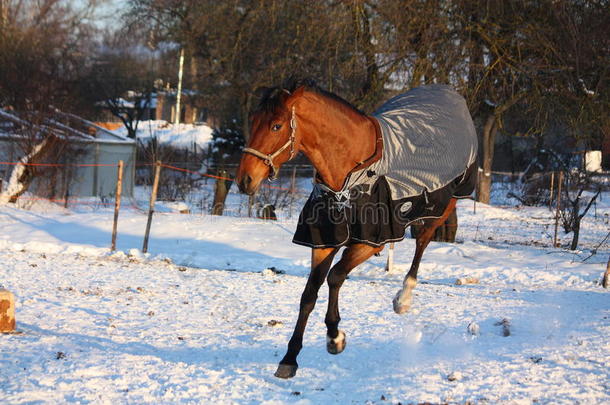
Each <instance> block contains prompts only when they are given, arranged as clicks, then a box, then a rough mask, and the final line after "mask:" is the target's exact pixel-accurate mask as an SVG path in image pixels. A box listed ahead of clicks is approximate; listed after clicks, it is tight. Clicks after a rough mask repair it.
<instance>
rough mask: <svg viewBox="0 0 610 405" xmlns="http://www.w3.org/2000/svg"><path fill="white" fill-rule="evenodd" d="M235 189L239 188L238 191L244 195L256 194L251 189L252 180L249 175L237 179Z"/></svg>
mask: <svg viewBox="0 0 610 405" xmlns="http://www.w3.org/2000/svg"><path fill="white" fill-rule="evenodd" d="M237 187H239V191H240V192H242V193H244V194H248V195H252V194H254V193H255V192H256V190H255V189H254V188H253V187H252V178H251V177H250V175H249V174H244V175H243V176H242V177H241V179H238V181H237Z"/></svg>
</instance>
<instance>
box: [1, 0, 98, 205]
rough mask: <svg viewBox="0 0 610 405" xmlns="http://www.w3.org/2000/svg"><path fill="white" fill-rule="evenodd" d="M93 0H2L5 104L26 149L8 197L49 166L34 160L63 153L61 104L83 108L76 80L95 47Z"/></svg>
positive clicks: (22, 148) (19, 144) (17, 193)
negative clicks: (91, 18)
mask: <svg viewBox="0 0 610 405" xmlns="http://www.w3.org/2000/svg"><path fill="white" fill-rule="evenodd" d="M94 5H95V2H93V1H91V2H81V4H80V6H79V7H78V8H76V7H73V6H72V4H71V3H70V2H67V1H61V0H44V1H39V2H2V10H1V11H2V19H1V20H0V24H1V28H2V29H0V107H1V108H4V109H8V110H10V111H11V112H14V116H16V117H18V119H17V122H13V124H15V125H14V127H13V129H14V130H15V131H14V132H13V135H14V137H13V139H15V143H16V144H17V149H19V150H20V151H21V153H22V157H21V159H19V162H18V164H17V165H16V166H15V167H14V169H13V173H12V175H11V179H10V181H9V186H8V190H7V192H6V193H5V194H4V195H3V197H2V200H3V201H11V202H15V201H16V199H17V198H18V197H19V196H20V195H22V194H23V193H24V192H25V191H26V190H27V188H28V187H29V185H30V184H31V183H32V180H33V179H34V178H35V177H37V176H39V175H41V174H43V173H44V172H49V169H47V170H43V169H41V168H40V167H35V166H33V165H32V164H33V163H36V162H40V160H41V159H42V158H46V159H50V160H51V161H52V160H53V159H57V158H59V157H60V156H61V152H62V151H64V148H65V145H66V142H67V141H68V138H69V137H70V136H71V132H70V131H68V130H67V128H65V127H63V126H62V124H61V123H59V122H58V121H57V120H56V117H55V115H56V111H57V110H58V109H64V110H68V111H77V110H78V105H79V104H80V103H79V102H78V99H79V91H78V86H77V85H76V83H77V82H78V80H79V78H80V74H81V71H82V67H83V66H86V64H87V59H86V57H85V56H84V54H85V53H87V51H88V50H89V49H90V48H91V34H92V29H91V26H90V24H89V22H88V20H87V18H88V16H90V15H91V13H92V11H93V6H94ZM13 121H15V120H13ZM55 172H57V171H56V170H55Z"/></svg>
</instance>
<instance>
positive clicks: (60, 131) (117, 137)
mask: <svg viewBox="0 0 610 405" xmlns="http://www.w3.org/2000/svg"><path fill="white" fill-rule="evenodd" d="M32 129H35V130H39V131H40V132H44V131H50V132H52V133H53V134H54V135H55V136H58V137H61V138H65V139H70V140H73V141H82V142H101V143H126V144H133V143H135V141H134V140H133V139H130V138H128V137H126V136H124V135H122V134H117V133H114V132H111V131H108V130H107V129H105V128H102V127H100V126H98V125H96V124H94V123H93V122H91V121H88V120H85V119H83V118H80V117H78V116H76V115H74V114H69V113H64V112H62V111H59V110H56V111H55V112H54V114H53V115H52V116H51V117H49V118H46V119H45V120H44V122H43V123H42V124H34V123H32V122H29V121H27V120H24V119H22V118H20V117H19V116H18V115H17V114H16V113H14V112H12V111H11V112H8V111H6V110H3V109H0V136H3V137H21V136H24V135H25V134H24V132H25V131H31V130H32Z"/></svg>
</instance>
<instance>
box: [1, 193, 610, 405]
mask: <svg viewBox="0 0 610 405" xmlns="http://www.w3.org/2000/svg"><path fill="white" fill-rule="evenodd" d="M603 197H604V199H603V200H602V203H601V204H599V205H598V207H597V208H596V210H597V212H596V216H594V215H593V212H592V214H591V215H589V216H587V217H586V218H585V220H584V222H583V230H582V236H581V240H582V243H581V246H582V247H583V250H582V251H579V252H576V253H572V252H569V251H566V250H563V249H559V248H552V247H550V241H551V240H552V233H553V232H552V231H553V230H552V227H551V225H550V224H551V223H552V214H551V213H550V212H549V211H548V209H546V208H527V209H526V208H497V207H490V206H485V205H481V204H478V205H477V212H476V214H475V213H474V212H473V205H472V202H471V201H462V202H460V207H459V221H460V224H459V230H458V239H459V242H460V243H457V244H443V243H432V244H431V245H430V247H429V248H428V250H427V251H426V254H425V256H424V259H423V262H422V265H421V267H420V273H419V274H420V277H419V280H420V283H419V285H418V286H417V288H416V296H415V298H414V305H413V309H412V311H411V312H409V313H407V314H405V315H402V316H398V315H396V314H394V312H393V311H392V302H391V300H392V297H393V296H394V294H395V292H396V290H397V289H398V288H399V285H400V282H401V280H402V277H403V275H404V273H405V271H406V270H407V269H408V267H409V264H410V261H411V257H412V254H413V251H414V244H413V241H412V240H411V239H407V240H405V241H404V242H402V243H400V244H397V249H396V256H395V263H396V266H395V267H396V268H395V269H394V272H392V273H390V274H388V273H386V272H385V271H384V265H385V260H386V256H385V254H382V256H381V257H375V258H372V259H371V260H369V261H368V262H366V263H365V264H363V265H361V266H360V267H358V268H357V269H356V270H355V271H354V272H353V273H352V274H351V275H350V278H349V279H348V280H347V281H346V283H345V285H344V287H343V289H342V290H341V301H340V302H341V311H342V312H341V316H342V322H341V329H343V330H344V331H345V332H346V334H347V342H348V344H347V348H346V350H345V352H344V353H342V354H340V355H338V356H332V355H329V354H327V353H326V350H325V325H324V323H323V318H324V312H325V307H326V301H327V291H326V288H325V287H323V288H322V290H321V294H320V298H319V300H318V305H317V307H316V309H315V311H314V313H313V314H312V316H311V317H310V322H309V325H308V329H307V332H306V335H305V342H304V349H303V351H302V352H301V355H300V357H299V364H300V368H299V371H298V374H297V376H296V377H295V378H293V379H292V380H280V379H277V378H275V377H274V376H273V372H274V371H275V368H276V365H277V362H278V361H279V359H280V358H281V356H282V355H283V354H284V350H285V347H286V343H287V341H288V339H289V337H290V334H291V331H292V326H293V324H294V321H295V319H296V315H297V308H298V301H299V297H300V294H301V291H302V289H303V286H304V284H305V281H306V276H307V274H308V271H309V264H310V258H309V250H308V249H306V248H303V247H299V246H296V245H293V244H291V243H290V239H291V237H292V232H293V229H294V226H295V223H296V219H295V218H294V216H293V217H292V218H286V216H282V218H284V219H282V220H281V221H277V222H264V221H260V220H255V219H248V218H239V217H212V216H208V215H203V216H202V215H181V214H176V213H156V214H155V217H154V219H153V226H152V230H153V231H152V239H151V241H150V244H149V251H150V253H149V254H146V255H144V254H142V253H141V252H140V251H139V250H138V248H140V247H141V245H142V234H143V232H144V228H145V224H146V215H145V213H144V212H142V211H140V210H137V209H134V208H130V207H126V208H125V209H123V210H122V211H121V214H120V219H119V237H118V249H119V251H118V252H116V253H114V254H111V253H110V252H109V250H108V246H109V244H110V230H111V226H112V211H111V210H110V209H107V208H98V209H94V210H92V209H85V208H81V209H77V210H70V211H68V210H63V209H61V208H57V207H54V206H50V205H39V206H36V205H35V206H33V207H31V208H30V209H28V210H25V209H18V208H14V207H11V206H9V205H4V206H0V225H1V227H2V231H3V232H2V235H0V262H1V263H2V265H1V266H0V284H1V285H2V286H4V287H5V288H7V289H9V290H10V291H12V292H13V293H14V294H15V295H16V298H17V324H18V331H19V332H20V333H19V334H12V335H0V365H1V366H0V403H10V404H20V403H66V402H70V403H113V404H117V403H134V404H140V403H207V402H211V401H214V402H215V403H303V404H309V403H311V404H318V403H378V404H385V403H388V404H396V403H399V402H400V403H403V404H405V403H421V402H431V403H465V402H468V401H470V402H472V403H490V404H495V403H533V402H537V403H553V404H555V403H583V404H596V403H597V404H602V403H609V402H610V341H609V340H608V336H610V295H609V294H610V292H609V291H607V290H604V289H603V288H602V287H601V286H600V283H599V281H600V278H601V275H602V273H603V271H604V269H605V264H606V261H607V259H608V254H610V245H609V244H608V241H606V242H604V243H602V244H601V245H600V242H602V240H603V238H604V236H606V234H607V233H608V231H609V230H610V204H608V201H609V200H610V195H608V194H605V195H604V196H603ZM233 198H238V197H233ZM560 236H562V243H563V244H564V245H565V244H567V243H569V240H570V236H569V235H568V236H564V235H563V232H560ZM598 245H599V246H598ZM593 249H596V254H594V255H593V256H591V253H592V250H593ZM589 256H591V257H589ZM270 267H274V268H275V269H276V270H281V271H283V272H284V273H283V274H275V273H274V272H272V271H264V270H265V269H266V268H270ZM461 277H476V278H478V279H479V280H480V283H479V284H472V285H455V280H456V279H457V278H461ZM503 320H506V322H505V324H506V325H507V327H508V329H509V331H510V335H509V336H504V326H503V325H501V324H500V323H501V322H502V321H503ZM475 324H476V327H475V329H478V330H479V332H478V334H476V335H472V334H471V333H470V332H469V331H468V326H469V325H471V329H472V328H473V326H474V325H475ZM449 376H451V378H449Z"/></svg>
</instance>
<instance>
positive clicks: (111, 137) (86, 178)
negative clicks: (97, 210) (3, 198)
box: [0, 109, 136, 200]
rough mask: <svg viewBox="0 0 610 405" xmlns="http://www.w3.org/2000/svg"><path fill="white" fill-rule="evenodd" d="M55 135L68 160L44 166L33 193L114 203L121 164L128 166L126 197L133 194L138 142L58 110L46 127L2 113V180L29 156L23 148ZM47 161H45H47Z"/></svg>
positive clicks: (46, 123) (60, 159) (0, 111)
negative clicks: (41, 137)
mask: <svg viewBox="0 0 610 405" xmlns="http://www.w3.org/2000/svg"><path fill="white" fill-rule="evenodd" d="M40 131H50V132H52V133H53V135H55V136H56V137H57V138H58V139H62V140H65V141H67V144H68V147H67V148H65V149H64V150H63V152H62V153H63V156H59V157H58V158H56V159H53V160H54V161H53V162H49V161H44V160H43V161H42V162H39V163H54V164H56V165H55V166H41V169H40V170H41V172H42V173H43V174H44V175H41V176H38V177H36V180H34V182H33V183H32V185H31V186H30V188H29V189H28V191H30V192H32V193H34V194H36V195H38V196H41V197H45V198H55V197H61V198H63V197H65V196H69V197H71V198H77V197H99V198H100V199H102V200H104V199H110V198H112V197H113V196H114V194H115V193H116V178H117V165H118V162H119V160H122V161H123V162H124V171H123V189H122V194H123V195H125V196H133V189H134V179H135V164H136V143H135V141H134V140H133V139H129V138H126V137H123V136H120V135H117V134H114V133H112V132H110V131H108V130H106V129H104V128H102V127H99V126H97V125H95V124H94V123H92V122H89V121H87V120H84V119H82V118H80V117H77V116H75V115H72V114H67V113H63V112H60V111H56V112H54V113H53V115H52V116H51V117H47V118H45V120H44V121H43V123H42V124H32V123H31V122H28V121H26V120H23V119H21V118H20V117H18V116H17V115H16V114H15V113H14V112H12V111H6V110H2V109H0V162H2V163H3V164H0V179H3V180H4V181H3V182H4V183H5V184H6V182H7V181H8V180H9V178H10V175H11V172H12V170H13V168H14V167H15V165H14V163H16V162H18V161H19V160H20V159H21V158H22V157H23V155H24V152H23V150H24V145H26V144H27V143H28V142H32V141H33V142H35V141H36V140H35V138H36V135H33V134H36V133H37V132H40ZM43 159H44V158H43Z"/></svg>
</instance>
